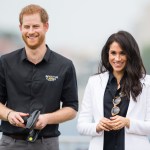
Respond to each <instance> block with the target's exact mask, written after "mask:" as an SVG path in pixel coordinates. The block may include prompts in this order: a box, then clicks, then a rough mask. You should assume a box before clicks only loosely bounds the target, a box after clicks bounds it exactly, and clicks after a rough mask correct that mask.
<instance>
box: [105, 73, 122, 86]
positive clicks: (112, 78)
mask: <svg viewBox="0 0 150 150" xmlns="http://www.w3.org/2000/svg"><path fill="white" fill-rule="evenodd" d="M122 80H123V77H122V79H121V81H120V85H122ZM114 81H116V83H117V80H116V78H115V76H114V75H113V73H112V72H109V80H108V82H109V83H112V82H114Z"/></svg>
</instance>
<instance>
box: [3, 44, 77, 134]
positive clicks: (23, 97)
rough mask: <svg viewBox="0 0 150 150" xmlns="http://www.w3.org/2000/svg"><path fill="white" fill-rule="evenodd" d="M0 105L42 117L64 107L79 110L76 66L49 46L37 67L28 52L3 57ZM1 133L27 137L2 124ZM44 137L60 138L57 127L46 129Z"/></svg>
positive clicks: (23, 130) (56, 125) (17, 52)
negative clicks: (36, 112) (36, 111)
mask: <svg viewBox="0 0 150 150" xmlns="http://www.w3.org/2000/svg"><path fill="white" fill-rule="evenodd" d="M0 102H1V103H3V104H6V106H7V107H8V108H11V109H13V110H15V111H18V112H24V113H32V112H33V111H34V110H40V111H41V114H44V113H51V112H54V111H56V110H58V109H60V107H61V103H60V102H62V107H72V108H73V109H75V110H76V111H77V110H78V96H77V81H76V73H75V68H74V66H73V63H72V62H71V61H70V60H69V59H67V58H65V57H63V56H61V55H59V54H57V53H55V52H53V51H52V50H50V49H49V48H48V46H47V51H46V54H45V56H44V58H43V60H42V61H41V62H40V63H38V64H36V65H35V64H33V63H32V62H30V61H28V59H27V56H26V53H25V49H24V48H22V49H19V50H16V51H14V52H11V53H9V54H6V55H3V56H2V57H1V59H0ZM2 132H6V133H13V134H17V133H19V134H26V132H27V131H26V130H25V129H22V128H18V127H14V126H12V125H11V124H10V123H9V122H7V121H2ZM40 134H41V135H42V136H52V137H55V136H59V135H60V132H59V131H58V124H53V125H47V126H46V127H45V128H44V129H43V130H42V131H41V133H40Z"/></svg>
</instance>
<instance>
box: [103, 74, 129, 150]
mask: <svg viewBox="0 0 150 150" xmlns="http://www.w3.org/2000/svg"><path fill="white" fill-rule="evenodd" d="M121 83H122V82H121ZM120 91H121V88H120V89H117V80H116V78H115V77H114V75H113V74H112V73H110V75H109V80H108V83H107V86H106V90H105V94H104V116H105V117H106V118H110V117H112V115H111V109H112V107H113V106H114V105H113V102H112V100H113V98H114V97H116V96H119V93H120ZM117 106H118V107H119V108H120V112H119V114H118V115H120V116H123V117H126V113H127V110H128V106H129V100H128V99H127V97H126V96H124V97H121V102H120V104H118V105H117ZM124 136H125V135H124V128H122V129H120V130H116V131H113V130H112V131H104V148H103V150H125V145H124V144H125V137H124Z"/></svg>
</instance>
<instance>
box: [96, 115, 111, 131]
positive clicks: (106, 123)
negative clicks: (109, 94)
mask: <svg viewBox="0 0 150 150" xmlns="http://www.w3.org/2000/svg"><path fill="white" fill-rule="evenodd" d="M112 129H113V126H112V125H111V120H110V119H108V118H102V119H101V120H100V121H99V123H98V124H97V126H96V132H100V131H102V130H104V131H110V130H112Z"/></svg>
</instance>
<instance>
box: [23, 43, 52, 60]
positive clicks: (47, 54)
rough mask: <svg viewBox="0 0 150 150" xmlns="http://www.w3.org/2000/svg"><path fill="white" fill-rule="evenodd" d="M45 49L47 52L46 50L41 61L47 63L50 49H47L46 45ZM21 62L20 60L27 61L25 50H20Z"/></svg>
mask: <svg viewBox="0 0 150 150" xmlns="http://www.w3.org/2000/svg"><path fill="white" fill-rule="evenodd" d="M46 47H47V50H46V53H45V55H44V57H43V60H45V61H46V62H48V61H49V58H50V54H51V50H50V48H49V47H48V45H46ZM21 60H22V61H23V60H28V58H27V55H26V52H25V48H23V49H22V53H21Z"/></svg>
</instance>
